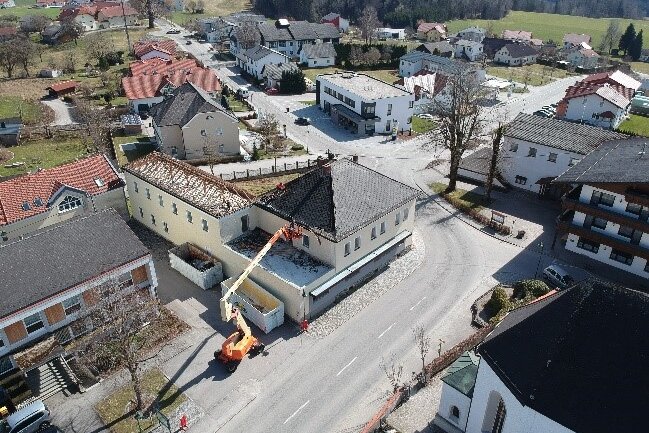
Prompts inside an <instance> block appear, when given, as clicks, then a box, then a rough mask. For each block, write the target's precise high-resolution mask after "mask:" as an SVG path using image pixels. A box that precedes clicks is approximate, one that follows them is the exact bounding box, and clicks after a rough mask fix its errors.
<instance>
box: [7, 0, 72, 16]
mask: <svg viewBox="0 0 649 433" xmlns="http://www.w3.org/2000/svg"><path fill="white" fill-rule="evenodd" d="M15 3H16V7H13V8H8V9H0V18H1V17H3V16H7V15H15V16H17V17H24V16H25V15H45V16H46V17H48V18H51V19H56V17H58V16H59V13H60V12H61V8H32V6H34V5H35V4H36V0H15Z"/></svg>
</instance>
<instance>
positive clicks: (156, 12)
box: [129, 0, 169, 29]
mask: <svg viewBox="0 0 649 433" xmlns="http://www.w3.org/2000/svg"><path fill="white" fill-rule="evenodd" d="M129 4H130V5H131V6H133V7H134V8H135V9H136V10H137V11H138V12H139V13H140V14H142V15H143V16H145V17H147V21H148V27H149V28H150V29H153V28H155V19H156V18H157V17H164V16H166V15H167V14H168V13H169V7H168V6H167V5H166V4H165V2H161V1H157V0H129Z"/></svg>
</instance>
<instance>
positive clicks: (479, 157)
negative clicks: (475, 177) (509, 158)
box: [460, 147, 493, 175]
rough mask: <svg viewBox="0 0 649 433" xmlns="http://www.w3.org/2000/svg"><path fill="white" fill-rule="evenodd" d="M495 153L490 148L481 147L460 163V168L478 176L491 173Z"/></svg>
mask: <svg viewBox="0 0 649 433" xmlns="http://www.w3.org/2000/svg"><path fill="white" fill-rule="evenodd" d="M492 154H493V151H492V150H491V149H490V148H489V147H481V148H479V149H478V150H476V151H475V152H473V153H472V154H470V155H468V156H465V157H464V158H462V160H461V161H460V168H461V169H463V170H467V171H471V172H474V173H478V174H484V175H486V174H487V173H489V166H490V165H491V157H492Z"/></svg>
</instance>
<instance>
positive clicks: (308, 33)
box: [259, 21, 340, 42]
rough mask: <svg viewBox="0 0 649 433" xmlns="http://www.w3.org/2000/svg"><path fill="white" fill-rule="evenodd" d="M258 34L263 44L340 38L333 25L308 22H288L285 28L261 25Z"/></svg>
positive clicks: (268, 24)
mask: <svg viewBox="0 0 649 433" xmlns="http://www.w3.org/2000/svg"><path fill="white" fill-rule="evenodd" d="M259 33H261V36H262V37H263V39H264V42H275V41H291V40H295V41H309V40H316V39H326V38H334V39H335V38H340V31H338V29H337V28H336V26H334V25H333V24H331V23H310V22H308V21H290V22H289V25H288V26H286V27H284V26H278V25H276V24H273V23H262V24H260V25H259Z"/></svg>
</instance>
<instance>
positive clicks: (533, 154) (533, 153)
mask: <svg viewBox="0 0 649 433" xmlns="http://www.w3.org/2000/svg"><path fill="white" fill-rule="evenodd" d="M527 156H529V157H530V158H536V147H530V150H529V151H528V152H527Z"/></svg>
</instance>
